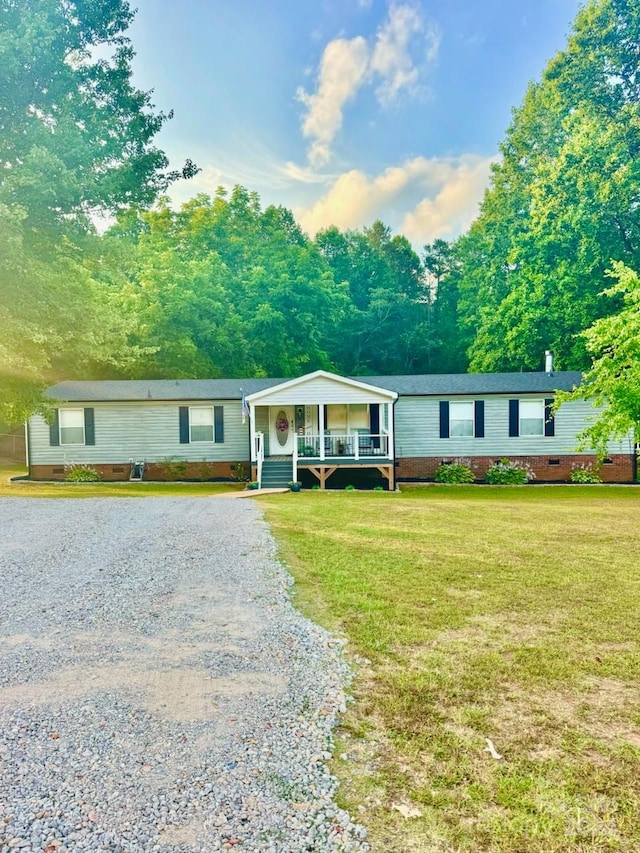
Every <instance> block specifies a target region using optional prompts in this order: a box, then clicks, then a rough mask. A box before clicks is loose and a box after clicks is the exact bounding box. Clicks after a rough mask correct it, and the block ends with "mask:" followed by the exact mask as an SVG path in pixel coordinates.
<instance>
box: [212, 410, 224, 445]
mask: <svg viewBox="0 0 640 853" xmlns="http://www.w3.org/2000/svg"><path fill="white" fill-rule="evenodd" d="M213 424H214V426H213V440H214V441H215V442H216V443H217V444H222V442H223V441H224V406H214V407H213Z"/></svg>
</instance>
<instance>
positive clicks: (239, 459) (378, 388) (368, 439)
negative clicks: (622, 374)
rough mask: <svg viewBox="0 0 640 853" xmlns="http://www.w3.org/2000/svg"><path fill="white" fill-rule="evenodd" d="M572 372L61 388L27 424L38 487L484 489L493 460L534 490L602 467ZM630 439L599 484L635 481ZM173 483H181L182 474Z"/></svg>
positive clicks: (613, 449) (613, 455)
mask: <svg viewBox="0 0 640 853" xmlns="http://www.w3.org/2000/svg"><path fill="white" fill-rule="evenodd" d="M580 381H581V374H580V373H576V372H558V373H552V372H551V371H549V372H537V373H494V374H449V375H444V374H437V375H423V376H378V377H361V378H348V377H344V376H338V375H336V374H332V373H328V372H326V371H322V370H317V371H315V372H313V373H309V374H306V375H304V376H300V377H298V378H295V379H284V380H283V379H244V380H239V379H211V380H209V379H200V380H118V381H85V382H62V383H60V384H59V385H56V386H54V387H53V388H50V389H49V391H48V392H47V394H48V397H49V398H50V399H51V400H52V401H57V403H58V405H57V408H56V409H55V411H54V414H55V416H54V418H53V420H52V422H51V423H47V421H45V420H44V418H43V417H41V416H40V415H34V416H33V417H32V418H31V419H30V421H29V423H28V425H27V453H28V465H29V471H30V476H31V477H32V478H33V479H38V480H41V479H63V478H64V477H65V473H66V471H65V468H66V467H68V466H70V465H74V464H87V465H91V466H92V467H94V468H96V469H98V470H99V471H100V472H101V474H102V477H103V479H105V480H123V479H129V478H130V477H131V476H132V472H133V473H134V475H135V476H138V475H140V476H141V475H142V467H144V478H145V479H150V480H153V479H167V478H168V477H169V476H170V475H171V472H175V470H176V467H175V466H176V464H177V465H179V466H180V468H179V470H180V472H181V475H182V476H185V477H186V478H189V477H196V478H203V477H206V478H213V479H230V478H232V477H234V476H237V472H238V470H243V471H244V473H245V474H246V476H247V477H248V476H251V477H252V479H254V480H258V481H259V482H260V483H261V484H262V485H281V484H286V483H288V482H289V481H291V480H302V481H303V482H304V483H305V485H312V484H318V485H320V487H321V488H331V487H332V486H336V487H339V486H340V485H344V484H345V483H346V482H354V483H359V482H362V483H369V484H370V485H373V484H374V483H383V484H384V485H385V487H387V488H394V487H395V484H396V482H398V481H423V480H430V479H433V478H434V476H435V472H436V469H437V467H438V465H440V464H441V463H442V462H451V461H453V460H455V459H463V460H465V462H466V464H468V465H470V466H471V467H472V468H473V470H474V471H475V473H476V475H477V476H478V477H479V478H482V476H483V475H484V473H485V472H486V470H487V468H488V467H489V466H490V465H491V464H492V463H493V462H495V461H496V459H499V458H503V457H507V458H509V459H512V460H514V461H517V462H519V463H526V464H527V465H528V467H529V468H530V469H532V470H533V472H534V473H535V475H536V478H537V479H538V480H539V481H543V482H546V481H550V482H557V481H565V480H567V479H568V478H569V475H570V472H571V470H572V467H574V466H576V465H582V464H588V463H590V462H593V461H594V457H593V454H590V453H586V452H583V453H579V452H577V451H576V449H575V447H576V437H577V435H578V433H579V432H580V431H581V430H582V429H583V428H584V427H585V426H586V424H587V423H588V419H589V418H590V417H592V416H593V414H594V410H593V409H592V408H591V407H590V405H589V404H588V403H586V402H582V401H574V402H569V403H565V404H564V405H563V406H562V408H561V409H560V410H559V412H558V413H557V414H556V415H555V417H554V416H553V414H552V412H551V404H552V403H553V397H554V393H555V391H557V390H571V389H572V388H573V387H575V386H577V385H579V383H580ZM634 466H635V455H634V446H633V440H632V437H631V436H629V437H628V439H625V440H624V441H620V442H612V443H611V445H610V446H609V456H608V457H607V459H606V460H605V462H604V464H603V467H602V471H601V476H602V479H603V480H605V481H609V482H631V481H633V479H634V476H635V467H634ZM174 476H175V473H174Z"/></svg>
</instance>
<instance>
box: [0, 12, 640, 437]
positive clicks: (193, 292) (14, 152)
mask: <svg viewBox="0 0 640 853" xmlns="http://www.w3.org/2000/svg"><path fill="white" fill-rule="evenodd" d="M132 14H133V13H132V11H131V9H130V7H129V4H128V2H126V0H105V2H103V3H100V4H95V3H86V2H84V1H83V2H81V0H68V2H65V3H61V2H59V0H21V2H19V3H18V2H16V0H0V74H1V75H2V79H3V81H4V83H5V85H3V86H2V87H1V88H0V295H1V299H0V322H1V324H2V335H1V336H0V417H4V419H5V420H14V421H15V420H19V419H21V418H23V417H24V416H25V415H26V414H27V413H28V412H29V411H32V410H33V409H34V408H37V407H38V406H41V405H42V401H41V393H42V389H43V388H44V387H45V386H46V385H47V384H49V383H51V382H53V381H55V380H57V379H59V378H63V377H64V378H101V377H107V376H108V377H142V376H144V377H149V378H154V377H155V378H161V377H220V376H227V377H241V376H278V377H288V376H294V375H297V374H299V373H300V372H302V371H307V370H312V369H315V368H326V369H332V370H336V371H339V372H341V373H345V374H350V375H354V374H358V375H379V374H400V373H423V372H427V373H429V372H464V371H467V370H472V371H483V370H486V371H493V370H522V369H524V370H531V369H540V368H541V367H542V357H543V353H544V350H545V349H548V348H551V349H553V350H554V352H555V354H556V363H557V365H558V367H560V368H563V369H582V368H586V367H588V365H589V363H590V361H591V359H592V358H593V357H594V352H593V338H591V339H590V338H588V336H585V334H584V332H585V330H587V329H589V328H590V327H592V325H593V324H594V323H595V322H596V321H598V320H599V319H602V318H607V317H613V316H616V315H617V313H618V312H619V311H621V310H623V309H625V306H626V310H628V304H629V296H628V292H627V291H625V290H624V285H623V283H624V282H626V283H627V285H628V286H630V283H632V282H633V281H635V279H634V277H633V276H632V275H626V274H625V272H624V271H625V270H627V269H640V257H639V253H640V113H639V107H640V97H639V95H640V90H639V87H640V75H639V74H638V44H639V43H640V15H638V12H637V9H636V6H635V4H633V3H630V2H628V0H592V2H590V3H588V4H587V5H586V6H585V7H584V8H583V9H582V10H581V11H580V12H579V14H578V16H577V18H576V21H575V24H574V27H573V30H572V33H571V35H570V37H569V39H568V42H567V46H566V48H565V49H564V50H563V51H561V52H560V53H559V54H558V55H557V56H556V57H554V58H553V59H552V60H551V61H550V63H549V64H548V66H547V68H546V69H545V71H544V73H543V75H542V77H541V79H540V80H539V81H537V82H534V83H532V84H531V85H530V87H529V89H528V91H527V94H526V96H525V98H524V101H523V103H522V105H521V106H520V107H518V108H517V109H516V110H515V111H514V114H513V120H512V123H511V125H510V127H509V129H508V131H507V133H506V136H505V139H504V141H503V143H502V144H501V146H500V153H501V159H500V161H499V162H498V163H497V164H496V165H495V166H494V168H493V173H492V177H491V183H490V186H489V189H488V190H487V192H486V194H485V198H484V201H483V203H482V206H481V209H480V212H479V215H478V217H477V219H476V220H475V222H474V223H473V224H472V226H471V228H470V229H469V231H468V232H467V233H466V234H464V235H462V236H461V237H460V238H459V239H457V240H455V241H453V242H447V241H444V240H435V241H434V242H433V243H431V244H429V245H427V246H424V247H423V248H422V249H420V250H419V251H416V249H415V248H414V247H412V245H411V244H410V243H409V241H408V240H407V239H406V238H405V237H403V236H401V235H393V234H392V232H391V230H390V229H389V228H388V227H387V226H385V225H384V223H382V222H375V223H373V225H371V227H368V228H363V229H361V230H352V231H341V230H339V229H338V228H336V227H329V228H326V229H325V230H323V231H321V232H319V233H318V234H317V235H316V236H315V237H314V238H311V237H309V236H308V235H306V234H305V233H304V232H303V231H302V230H301V228H300V226H299V225H298V224H297V222H296V220H295V218H294V216H293V214H292V213H291V211H290V210H288V209H287V208H285V207H274V206H268V207H266V208H263V207H262V206H261V203H260V199H259V198H258V196H257V195H256V194H255V193H253V192H250V191H249V190H247V189H246V188H244V187H236V188H235V189H234V190H233V191H231V192H229V193H227V192H226V191H225V190H223V189H220V190H218V192H217V193H216V194H215V195H214V196H213V197H209V196H205V195H198V196H196V197H195V198H193V199H192V200H190V201H189V202H187V203H186V204H184V205H183V206H182V207H181V208H180V209H179V210H175V209H173V208H172V207H171V205H170V204H169V202H168V200H167V198H166V196H164V195H163V193H165V191H166V189H167V188H168V187H169V186H170V185H171V183H172V182H173V181H175V180H178V179H181V178H189V177H191V176H193V175H194V174H195V173H196V172H197V167H196V166H194V165H193V163H191V162H190V161H187V162H186V163H185V164H184V167H183V168H182V169H181V170H178V171H175V170H174V171H172V170H169V169H168V162H167V158H166V156H165V155H164V153H163V152H162V151H161V150H159V149H158V148H157V147H156V146H155V144H154V138H155V136H156V135H157V133H158V131H159V130H160V128H161V127H162V125H163V124H164V122H165V121H167V120H169V119H170V117H171V116H170V114H167V115H165V114H162V113H159V112H157V111H156V110H155V108H154V106H153V104H152V102H151V95H150V94H149V93H145V92H141V91H139V90H137V89H136V88H135V87H134V86H133V85H132V82H131V60H132V57H133V51H132V46H131V44H130V42H129V40H128V38H127V36H126V31H127V28H128V26H129V24H130V22H131V19H132ZM97 48H100V50H97ZM96 57H102V58H96ZM105 57H106V58H105ZM105 214H106V215H109V216H111V217H113V218H114V222H115V224H114V225H113V226H112V227H110V228H109V229H108V230H107V231H106V233H104V234H102V235H99V234H98V233H97V231H96V229H95V227H94V224H93V222H94V220H95V217H96V215H105ZM614 262H615V264H618V265H622V266H617V267H615V269H616V271H617V275H618V279H619V281H620V282H621V283H622V284H620V286H619V287H611V282H610V281H609V280H608V279H607V271H608V270H610V269H611V268H612V264H613V263H614ZM621 287H622V290H621ZM627 327H628V325H627ZM601 328H602V327H600V329H601Z"/></svg>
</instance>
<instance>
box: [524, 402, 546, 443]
mask: <svg viewBox="0 0 640 853" xmlns="http://www.w3.org/2000/svg"><path fill="white" fill-rule="evenodd" d="M520 435H544V400H520Z"/></svg>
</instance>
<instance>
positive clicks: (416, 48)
mask: <svg viewBox="0 0 640 853" xmlns="http://www.w3.org/2000/svg"><path fill="white" fill-rule="evenodd" d="M439 47H440V35H439V33H438V31H437V30H436V29H435V28H433V27H431V26H427V24H426V23H425V21H424V19H423V17H422V15H420V13H419V11H418V10H417V9H416V8H415V7H413V6H407V5H403V6H392V7H391V9H390V11H389V18H388V20H387V21H386V22H385V24H384V25H383V26H382V27H381V28H380V29H379V30H378V33H377V36H376V43H375V47H374V49H373V53H372V56H371V62H370V69H371V72H373V73H375V74H377V75H378V76H380V77H381V78H382V82H381V83H380V85H379V86H378V88H377V90H376V95H377V97H378V100H379V101H380V103H382V104H389V103H391V102H392V101H394V100H395V98H396V97H397V96H398V93H399V92H400V90H401V89H407V90H408V91H410V92H413V91H415V90H416V88H417V85H418V82H419V79H420V71H421V65H422V64H423V62H424V61H426V62H433V61H434V60H435V59H436V57H437V55H438V49H439ZM421 51H422V52H423V55H422V56H420V52H421ZM414 52H415V53H416V54H418V58H417V60H416V59H414ZM421 59H422V62H421V61H420V60H421Z"/></svg>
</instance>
